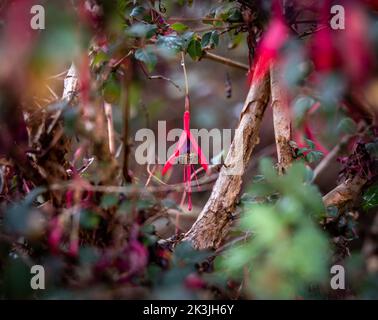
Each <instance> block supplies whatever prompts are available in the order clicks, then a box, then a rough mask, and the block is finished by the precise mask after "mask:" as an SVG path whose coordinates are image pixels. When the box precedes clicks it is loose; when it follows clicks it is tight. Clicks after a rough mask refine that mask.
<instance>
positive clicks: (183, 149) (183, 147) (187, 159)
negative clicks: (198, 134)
mask: <svg viewBox="0 0 378 320" xmlns="http://www.w3.org/2000/svg"><path fill="white" fill-rule="evenodd" d="M181 64H182V67H183V69H184V77H185V88H186V95H185V112H184V130H183V132H182V134H181V136H180V138H179V141H178V143H177V145H176V148H175V150H174V152H173V154H172V155H171V156H170V157H169V159H168V160H167V162H166V163H165V165H164V167H163V172H162V174H163V175H164V174H165V173H166V172H167V171H168V170H169V169H170V168H171V167H172V166H173V164H174V163H175V161H176V160H179V163H183V164H184V185H185V192H186V194H187V197H188V210H192V197H191V196H192V179H193V178H195V179H196V180H197V176H196V172H195V170H194V167H193V162H196V161H195V160H197V159H198V160H199V163H200V165H201V166H202V168H203V169H204V170H205V172H207V168H208V163H207V160H206V157H205V156H204V154H203V152H202V150H201V148H200V147H199V145H198V144H197V141H196V140H195V138H194V137H193V135H192V133H191V132H190V102H189V94H188V79H187V76H186V68H185V62H184V54H182V62H181ZM191 150H193V151H194V153H191ZM193 156H194V157H193ZM192 172H193V175H192Z"/></svg>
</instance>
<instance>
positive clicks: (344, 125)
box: [336, 117, 357, 134]
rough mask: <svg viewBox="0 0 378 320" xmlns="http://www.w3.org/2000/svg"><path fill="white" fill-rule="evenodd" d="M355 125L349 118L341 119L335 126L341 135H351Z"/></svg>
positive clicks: (354, 130)
mask: <svg viewBox="0 0 378 320" xmlns="http://www.w3.org/2000/svg"><path fill="white" fill-rule="evenodd" d="M356 129H357V127H356V123H355V122H354V121H353V120H352V119H351V118H348V117H346V118H343V119H342V120H341V121H340V123H339V124H338V126H337V129H336V130H337V131H338V132H342V133H347V134H351V133H354V132H356Z"/></svg>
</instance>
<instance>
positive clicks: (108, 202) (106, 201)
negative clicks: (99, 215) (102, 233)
mask: <svg viewBox="0 0 378 320" xmlns="http://www.w3.org/2000/svg"><path fill="white" fill-rule="evenodd" d="M117 204H118V197H117V196H116V195H115V194H112V193H106V194H104V195H103V196H102V198H101V208H103V209H109V208H111V207H114V206H115V205H117Z"/></svg>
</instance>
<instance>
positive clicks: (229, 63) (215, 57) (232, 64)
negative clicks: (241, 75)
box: [203, 51, 249, 71]
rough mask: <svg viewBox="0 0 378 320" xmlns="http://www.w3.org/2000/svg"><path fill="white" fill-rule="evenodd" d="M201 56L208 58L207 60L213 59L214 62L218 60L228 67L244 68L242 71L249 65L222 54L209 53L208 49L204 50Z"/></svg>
mask: <svg viewBox="0 0 378 320" xmlns="http://www.w3.org/2000/svg"><path fill="white" fill-rule="evenodd" d="M203 58H205V59H209V60H212V61H215V62H219V63H222V64H225V65H227V66H230V67H235V68H238V69H240V70H244V71H248V70H249V66H248V65H246V64H244V63H241V62H238V61H234V60H231V59H228V58H225V57H222V56H218V55H216V54H214V53H210V52H208V51H204V54H203Z"/></svg>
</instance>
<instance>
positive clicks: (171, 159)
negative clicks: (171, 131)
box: [162, 131, 187, 175]
mask: <svg viewBox="0 0 378 320" xmlns="http://www.w3.org/2000/svg"><path fill="white" fill-rule="evenodd" d="M186 136H187V135H186V132H185V131H183V132H182V134H181V136H180V138H179V141H178V142H177V145H176V148H175V151H174V152H173V154H172V155H171V156H170V157H169V159H168V160H167V162H166V163H165V165H164V167H163V171H162V174H163V175H165V173H166V172H167V171H168V170H169V169H170V168H171V167H172V165H173V162H174V160H175V159H176V158H177V157H178V156H179V154H180V150H181V149H182V147H183V146H184V145H185V142H186V140H187V137H186Z"/></svg>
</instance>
